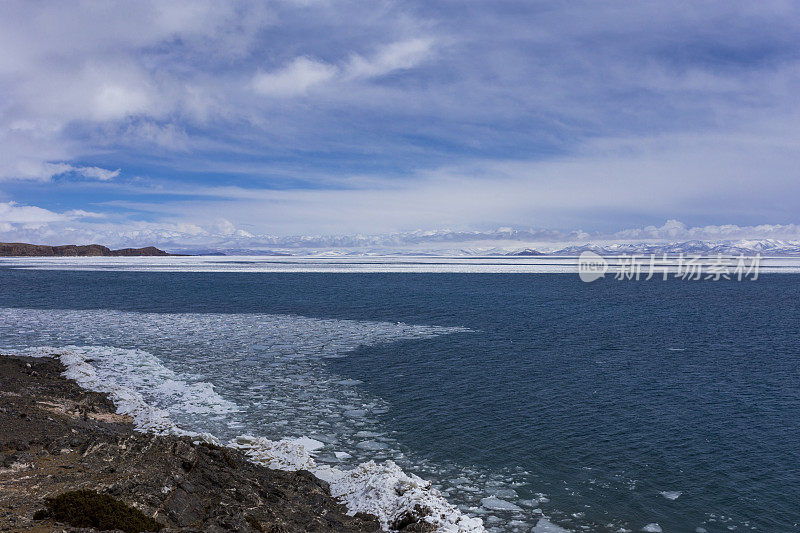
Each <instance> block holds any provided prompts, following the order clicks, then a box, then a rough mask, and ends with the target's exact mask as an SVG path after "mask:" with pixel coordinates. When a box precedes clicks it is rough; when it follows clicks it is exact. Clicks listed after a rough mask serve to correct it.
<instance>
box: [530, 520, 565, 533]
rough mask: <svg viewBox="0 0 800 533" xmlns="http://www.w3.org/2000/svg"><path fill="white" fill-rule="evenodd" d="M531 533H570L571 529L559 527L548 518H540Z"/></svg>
mask: <svg viewBox="0 0 800 533" xmlns="http://www.w3.org/2000/svg"><path fill="white" fill-rule="evenodd" d="M531 533H569V529H564V528H563V527H561V526H557V525H555V524H554V523H552V522H551V521H550V520H548V519H547V518H540V519H539V521H538V522H536V525H535V526H533V529H531Z"/></svg>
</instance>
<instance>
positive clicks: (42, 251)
mask: <svg viewBox="0 0 800 533" xmlns="http://www.w3.org/2000/svg"><path fill="white" fill-rule="evenodd" d="M166 255H177V254H169V253H167V252H165V251H164V250H159V249H158V248H156V247H154V246H148V247H146V248H122V249H121V250H111V249H110V248H108V247H106V246H100V245H99V244H86V245H76V244H66V245H63V246H47V245H44V244H26V243H24V242H0V257H131V256H166Z"/></svg>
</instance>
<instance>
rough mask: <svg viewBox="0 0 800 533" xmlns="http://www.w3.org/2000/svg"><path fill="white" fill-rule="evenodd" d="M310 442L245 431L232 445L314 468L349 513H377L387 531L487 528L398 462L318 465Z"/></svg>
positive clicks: (257, 456)
mask: <svg viewBox="0 0 800 533" xmlns="http://www.w3.org/2000/svg"><path fill="white" fill-rule="evenodd" d="M308 441H312V442H318V441H314V440H313V439H308V438H307V437H303V438H300V439H282V440H280V441H273V440H269V439H265V438H263V437H254V436H251V435H241V436H239V437H237V438H235V439H233V440H232V441H231V442H230V443H228V446H230V447H232V448H236V449H239V450H242V451H243V452H244V453H245V455H247V456H248V457H249V458H250V460H252V461H253V462H255V463H259V464H263V465H265V466H268V467H270V468H276V469H280V470H308V471H309V472H312V473H313V474H314V475H316V476H317V477H318V478H320V479H322V480H323V481H327V482H328V484H329V485H330V489H331V494H332V495H333V496H334V497H336V498H338V499H339V500H341V501H342V502H343V503H344V504H345V505H346V506H347V509H348V513H349V514H351V515H354V514H356V513H361V512H363V513H369V514H371V515H374V516H377V517H378V519H379V520H380V522H381V526H382V527H383V529H385V530H391V529H394V527H393V526H396V525H400V524H403V523H404V522H409V523H410V522H412V521H418V520H423V521H425V522H428V523H430V524H432V525H434V526H435V527H436V528H437V531H440V532H442V533H445V532H447V533H477V532H480V531H484V528H483V521H482V520H481V519H480V518H471V517H468V516H465V515H463V514H462V513H461V512H460V511H459V510H458V508H457V507H456V506H454V505H451V504H450V503H448V502H447V500H445V499H444V497H443V496H442V494H441V493H440V492H439V491H438V490H436V489H434V488H432V487H431V483H430V482H429V481H425V480H424V479H422V478H420V477H418V476H415V475H413V474H411V475H409V474H406V473H405V472H403V470H402V469H401V468H400V467H399V466H397V465H396V464H395V463H394V462H393V461H385V462H383V463H380V464H379V463H376V462H374V461H368V462H366V463H361V464H360V465H358V466H357V467H355V468H354V469H352V470H340V469H338V468H334V467H331V466H328V465H324V464H317V463H316V461H314V457H313V455H312V454H313V452H314V451H315V449H309V448H307V447H306V445H307V444H308ZM320 444H321V443H320ZM312 445H313V444H312Z"/></svg>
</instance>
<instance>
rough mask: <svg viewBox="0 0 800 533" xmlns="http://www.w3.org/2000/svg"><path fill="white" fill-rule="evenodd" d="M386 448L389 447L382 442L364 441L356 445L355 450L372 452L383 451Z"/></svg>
mask: <svg viewBox="0 0 800 533" xmlns="http://www.w3.org/2000/svg"><path fill="white" fill-rule="evenodd" d="M388 447H389V445H388V444H386V443H384V442H378V441H375V440H365V441H362V442H359V443H358V444H356V448H360V449H362V450H372V451H378V450H385V449H387V448H388Z"/></svg>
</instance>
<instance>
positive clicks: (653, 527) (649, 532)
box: [642, 522, 664, 533]
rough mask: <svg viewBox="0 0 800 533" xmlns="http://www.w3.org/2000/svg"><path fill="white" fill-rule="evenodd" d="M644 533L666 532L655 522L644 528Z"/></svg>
mask: <svg viewBox="0 0 800 533" xmlns="http://www.w3.org/2000/svg"><path fill="white" fill-rule="evenodd" d="M642 531H646V532H647V533H661V532H662V531H664V530H663V529H661V526H659V525H658V524H657V523H655V522H653V523H651V524H647V525H646V526H644V527H643V528H642Z"/></svg>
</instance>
